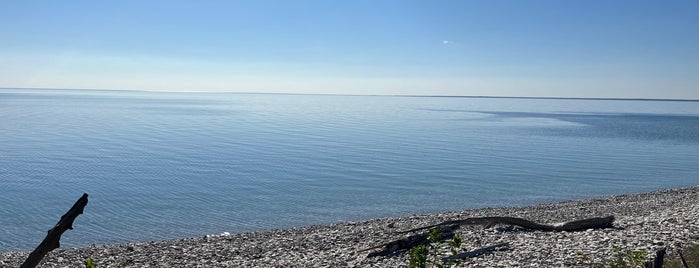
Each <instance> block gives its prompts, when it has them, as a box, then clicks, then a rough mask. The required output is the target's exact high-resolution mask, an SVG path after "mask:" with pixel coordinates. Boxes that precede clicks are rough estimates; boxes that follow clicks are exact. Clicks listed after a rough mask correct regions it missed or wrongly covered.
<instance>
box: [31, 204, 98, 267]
mask: <svg viewBox="0 0 699 268" xmlns="http://www.w3.org/2000/svg"><path fill="white" fill-rule="evenodd" d="M86 205H87V194H83V196H82V197H80V199H78V201H76V202H75V204H73V207H71V208H70V210H68V212H66V214H63V216H61V219H60V220H59V221H58V223H56V225H55V226H54V227H53V228H51V230H49V233H48V234H47V235H46V238H44V240H43V241H41V244H39V246H38V247H36V249H34V251H32V253H30V254H29V257H27V259H26V260H25V261H24V263H22V266H20V267H21V268H34V267H36V266H37V265H38V264H39V262H41V259H43V258H44V256H46V254H47V253H49V252H50V251H52V250H54V249H57V248H58V247H60V246H61V243H60V240H61V235H62V234H63V232H65V231H66V230H68V229H71V230H72V229H73V222H74V221H75V218H77V217H78V215H80V214H82V213H83V210H84V209H85V206H86Z"/></svg>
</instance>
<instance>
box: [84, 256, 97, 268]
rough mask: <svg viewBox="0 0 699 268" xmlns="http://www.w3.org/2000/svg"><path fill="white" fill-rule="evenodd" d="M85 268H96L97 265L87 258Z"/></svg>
mask: <svg viewBox="0 0 699 268" xmlns="http://www.w3.org/2000/svg"><path fill="white" fill-rule="evenodd" d="M85 268H97V265H96V264H95V263H94V262H93V261H92V258H87V260H86V261H85Z"/></svg>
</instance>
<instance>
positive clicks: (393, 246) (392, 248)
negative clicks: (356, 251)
mask: <svg viewBox="0 0 699 268" xmlns="http://www.w3.org/2000/svg"><path fill="white" fill-rule="evenodd" d="M457 229H459V226H458V225H451V226H441V227H439V230H440V232H441V233H442V238H443V239H452V238H453V237H454V231H456V230H457ZM429 236H430V234H429V232H426V233H421V234H415V235H411V236H408V237H406V238H402V239H398V240H394V241H391V242H388V243H385V244H381V245H378V246H374V247H370V248H366V249H362V250H360V251H368V250H372V249H377V248H383V249H381V250H379V251H376V252H372V253H369V255H367V258H371V257H376V256H388V255H391V254H395V253H396V252H403V251H406V250H409V249H411V248H413V247H415V246H418V245H423V244H427V243H429V242H430V241H429Z"/></svg>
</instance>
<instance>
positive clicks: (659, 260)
mask: <svg viewBox="0 0 699 268" xmlns="http://www.w3.org/2000/svg"><path fill="white" fill-rule="evenodd" d="M665 251H666V248H661V249H659V250H657V251H655V258H653V260H652V261H647V262H646V263H645V264H644V268H663V260H664V259H665Z"/></svg>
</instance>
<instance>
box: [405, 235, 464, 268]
mask: <svg viewBox="0 0 699 268" xmlns="http://www.w3.org/2000/svg"><path fill="white" fill-rule="evenodd" d="M427 240H428V241H430V245H429V246H427V245H424V244H423V245H419V246H415V247H413V248H411V249H410V251H409V253H408V256H409V258H410V263H409V265H408V266H409V267H410V268H427V265H428V264H430V263H431V264H432V265H431V267H437V268H444V265H443V264H442V262H441V260H440V259H439V255H441V254H443V253H442V252H440V251H439V250H438V249H439V247H440V246H441V245H442V244H443V243H444V242H445V241H444V237H443V236H442V232H441V231H440V230H439V229H437V228H433V229H431V230H430V232H429V236H428V237H427ZM463 240H464V239H463V238H462V237H461V236H459V235H458V234H455V235H454V237H453V238H452V239H450V240H448V241H447V242H448V244H449V251H450V252H451V254H452V256H453V255H456V254H457V253H458V250H459V249H460V248H461V243H462V242H463ZM430 253H431V254H430ZM428 256H431V258H428ZM455 263H456V262H455V261H454V260H451V261H449V263H448V264H449V265H453V264H455Z"/></svg>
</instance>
